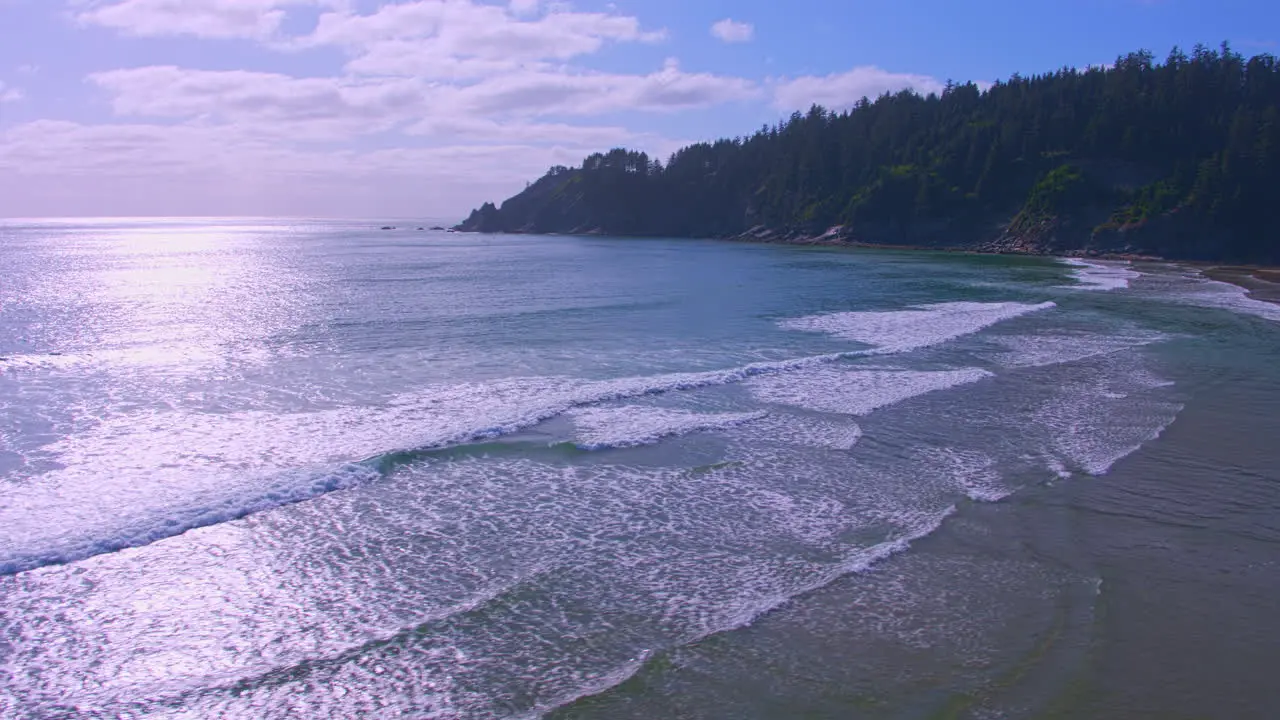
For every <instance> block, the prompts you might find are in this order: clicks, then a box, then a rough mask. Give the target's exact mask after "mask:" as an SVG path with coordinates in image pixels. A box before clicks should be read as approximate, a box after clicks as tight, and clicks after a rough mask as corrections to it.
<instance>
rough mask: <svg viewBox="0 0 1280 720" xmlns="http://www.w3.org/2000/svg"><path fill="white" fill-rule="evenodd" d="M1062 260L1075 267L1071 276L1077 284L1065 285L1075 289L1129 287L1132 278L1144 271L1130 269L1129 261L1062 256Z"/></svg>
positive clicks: (1134, 278) (1116, 288)
mask: <svg viewBox="0 0 1280 720" xmlns="http://www.w3.org/2000/svg"><path fill="white" fill-rule="evenodd" d="M1060 262H1062V263H1063V264H1064V265H1070V266H1072V267H1073V268H1075V270H1073V271H1072V273H1071V276H1072V277H1073V278H1074V279H1075V281H1076V283H1077V284H1076V285H1066V286H1064V287H1067V288H1071V289H1074V290H1122V289H1124V288H1127V287H1129V282H1130V281H1131V280H1136V279H1138V278H1140V277H1142V273H1139V272H1136V271H1134V270H1132V269H1130V264H1129V262H1128V261H1117V262H1107V261H1103V260H1080V259H1079V258H1062V259H1061V260H1060Z"/></svg>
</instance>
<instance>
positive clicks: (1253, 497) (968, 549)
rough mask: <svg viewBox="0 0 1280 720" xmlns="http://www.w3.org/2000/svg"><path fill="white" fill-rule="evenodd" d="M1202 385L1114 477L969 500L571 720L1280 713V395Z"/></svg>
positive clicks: (664, 663)
mask: <svg viewBox="0 0 1280 720" xmlns="http://www.w3.org/2000/svg"><path fill="white" fill-rule="evenodd" d="M1273 359H1274V358H1273ZM1199 383H1200V387H1199V388H1198V389H1199V390H1200V391H1201V392H1197V393H1196V398H1197V399H1196V400H1194V401H1193V402H1192V403H1191V404H1190V405H1188V406H1187V407H1186V408H1185V409H1184V411H1183V413H1182V414H1181V415H1180V416H1179V417H1178V419H1177V421H1176V422H1174V424H1173V425H1172V426H1170V427H1169V428H1168V429H1167V430H1166V431H1165V433H1164V434H1163V435H1162V436H1161V437H1160V438H1159V439H1157V440H1155V441H1152V442H1150V443H1148V444H1147V445H1146V446H1145V447H1144V448H1143V449H1142V450H1140V451H1138V452H1137V453H1135V454H1134V455H1131V456H1130V457H1128V458H1126V459H1125V460H1122V461H1121V462H1120V463H1119V464H1117V465H1116V466H1115V467H1114V468H1113V470H1112V472H1111V473H1110V474H1108V475H1106V476H1103V477H1097V478H1094V477H1082V476H1076V477H1072V478H1068V479H1064V480H1053V481H1049V480H1047V479H1046V478H1026V481H1027V482H1028V483H1029V484H1030V485H1029V486H1028V487H1025V488H1024V489H1023V490H1022V491H1020V492H1018V493H1016V494H1015V495H1013V496H1011V497H1010V498H1007V499H1006V500H1004V501H1002V502H999V503H995V504H966V505H964V506H962V507H960V508H958V512H957V514H956V515H955V516H953V517H952V518H951V519H950V520H949V521H948V522H947V523H946V525H945V526H944V527H943V528H942V529H941V530H940V531H939V532H937V533H935V534H934V535H932V536H930V537H928V538H926V539H924V540H921V541H918V542H917V543H916V544H915V545H914V546H913V547H912V548H911V550H909V551H908V552H906V553H903V554H900V555H898V556H895V557H893V558H890V559H889V560H887V561H886V562H883V563H881V564H880V565H879V566H877V567H876V568H874V569H873V570H872V571H871V572H868V573H865V574H862V575H852V576H847V577H845V578H843V579H841V580H840V581H838V582H836V583H834V584H832V585H830V586H828V587H826V588H824V589H822V590H819V591H817V592H815V593H812V594H810V595H807V596H804V597H802V598H799V599H797V600H795V601H793V602H791V603H788V604H787V605H784V606H783V607H782V608H780V609H779V610H777V611H775V612H773V613H770V614H768V615H766V616H764V617H762V618H760V619H758V620H757V621H756V622H755V623H754V624H752V625H751V626H749V627H746V628H743V629H740V630H737V631H734V632H729V633H723V634H720V635H716V636H712V637H710V638H707V639H706V640H704V641H702V642H700V643H698V644H695V645H693V646H690V647H686V648H682V649H679V650H676V651H674V652H672V653H669V654H666V655H663V656H659V657H658V658H656V659H654V660H652V661H651V662H649V663H648V664H647V665H646V666H645V668H644V669H642V670H641V671H640V672H639V673H638V674H637V675H636V676H635V677H633V678H632V679H631V680H629V681H627V682H625V683H623V684H622V685H620V686H619V687H617V688H615V689H613V690H612V691H609V692H607V693H605V694H603V695H600V696H596V697H593V698H588V699H585V700H582V701H579V702H578V703H576V704H574V705H571V706H569V707H567V708H564V709H562V710H561V711H559V712H557V713H555V714H553V715H552V717H554V718H558V719H565V718H637V719H639V718H725V719H728V718H759V719H762V720H763V719H772V718H779V719H781V718H832V719H835V718H939V719H941V718H991V717H1005V718H1038V719H1039V718H1044V719H1047V718H1100V719H1103V720H1110V719H1115V720H1121V719H1125V720H1130V719H1134V718H1137V719H1144V718H1150V719H1151V720H1155V719H1157V718H1159V719H1160V720H1173V719H1186V720H1191V719H1193V718H1197V719H1198V718H1214V719H1217V718H1222V719H1223V720H1251V719H1253V718H1257V719H1258V720H1269V719H1270V718H1274V717H1277V713H1278V712H1280V683H1277V682H1275V669H1276V668H1277V667H1280V470H1278V469H1277V467H1276V464H1275V457H1276V456H1275V452H1274V450H1273V448H1274V442H1275V438H1277V437H1280V414H1277V413H1276V412H1275V410H1276V408H1280V389H1278V388H1276V387H1274V386H1268V385H1267V384H1266V380H1265V379H1263V378H1260V377H1259V376H1258V375H1257V374H1256V373H1253V372H1251V371H1250V369H1249V368H1248V367H1246V366H1241V367H1237V368H1235V369H1228V370H1226V371H1224V372H1222V373H1220V374H1218V375H1217V376H1216V377H1214V378H1212V379H1209V380H1203V379H1202V380H1200V381H1199ZM1206 390H1207V392H1205V391H1206Z"/></svg>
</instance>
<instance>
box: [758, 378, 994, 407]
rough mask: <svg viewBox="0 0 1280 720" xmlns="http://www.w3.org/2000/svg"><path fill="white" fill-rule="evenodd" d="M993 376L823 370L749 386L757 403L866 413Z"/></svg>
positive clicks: (761, 379)
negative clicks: (759, 401)
mask: <svg viewBox="0 0 1280 720" xmlns="http://www.w3.org/2000/svg"><path fill="white" fill-rule="evenodd" d="M989 377H992V374H991V373H990V372H987V371H986V370H982V369H980V368H963V369H959V370H863V369H856V368H850V369H845V368H820V369H813V370H806V371H804V372H800V373H794V374H791V375H787V376H785V377H771V378H759V379H755V380H752V381H751V382H750V383H749V387H750V389H751V392H752V394H753V395H755V397H756V398H757V399H759V400H763V401H765V402H771V403H779V404H784V405H791V406H794V407H799V408H804V409H806V410H816V411H818V412H828V413H837V414H841V415H866V414H868V413H870V412H872V411H874V410H878V409H880V408H882V407H886V406H889V405H896V404H898V403H900V402H903V401H904V400H909V399H910V398H913V397H916V396H918V395H924V394H926V393H931V392H935V391H938V390H945V389H947V388H952V387H956V386H957V385H964V384H968V383H973V382H977V381H979V380H982V379H985V378H989Z"/></svg>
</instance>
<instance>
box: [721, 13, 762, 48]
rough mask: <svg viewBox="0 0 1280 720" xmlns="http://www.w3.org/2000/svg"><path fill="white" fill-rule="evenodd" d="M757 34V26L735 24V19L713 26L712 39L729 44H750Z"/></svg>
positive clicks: (728, 19)
mask: <svg viewBox="0 0 1280 720" xmlns="http://www.w3.org/2000/svg"><path fill="white" fill-rule="evenodd" d="M755 34H756V29H755V26H753V25H752V24H751V23H745V22H735V21H734V20H733V18H725V19H724V20H721V21H720V22H717V23H715V24H714V25H712V26H711V35H712V37H715V38H718V39H720V40H723V41H724V42H727V43H743V42H750V41H751V39H752V38H753V37H755Z"/></svg>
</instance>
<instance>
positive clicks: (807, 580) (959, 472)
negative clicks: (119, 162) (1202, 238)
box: [0, 219, 1280, 719]
mask: <svg viewBox="0 0 1280 720" xmlns="http://www.w3.org/2000/svg"><path fill="white" fill-rule="evenodd" d="M418 224H420V223H414V224H412V225H401V226H400V229H397V230H392V231H383V230H379V229H378V228H379V227H380V226H381V225H382V223H379V222H355V221H343V222H337V221H280V220H259V219H238V220H226V219H169V220H160V219H157V220H59V221H54V220H47V221H22V220H10V221H3V222H0V717H3V718H393V717H394V718H460V719H462V718H467V719H469V718H536V717H542V716H547V717H553V718H570V717H572V718H620V717H627V718H654V717H671V718H792V717H796V718H799V717H804V718H851V717H868V718H995V717H1010V718H1018V717H1026V718H1041V717H1044V718H1048V717H1115V718H1134V717H1153V718H1154V717H1160V718H1173V717H1178V718H1183V717H1185V718H1200V717H1213V718H1217V717H1223V718H1252V717H1257V718H1269V717H1275V714H1276V713H1277V712H1280V689H1277V687H1276V684H1275V683H1274V682H1273V679H1272V678H1271V673H1272V672H1274V668H1275V667H1280V566H1278V561H1280V545H1278V544H1280V471H1278V470H1277V462H1276V461H1277V459H1278V458H1280V450H1278V449H1277V448H1276V445H1275V443H1276V439H1277V438H1280V412H1277V410H1278V409H1280V306H1278V305H1274V304H1270V303H1265V302H1261V301H1258V300H1255V299H1251V298H1250V297H1249V296H1248V295H1247V294H1246V292H1245V291H1244V290H1243V289H1241V288H1238V287H1236V286H1234V285H1228V284H1223V283H1218V282H1214V281H1211V280H1208V279H1206V278H1204V277H1202V276H1201V275H1200V274H1199V273H1198V272H1197V271H1195V270H1193V269H1189V268H1186V267H1181V266H1177V265H1172V264H1164V263H1155V262H1135V263H1123V262H1103V261H1092V260H1090V261H1079V260H1073V261H1063V260H1055V259H1051V258H1022V257H993V256H975V255H959V254H940V253H927V252H907V251H902V252H895V251H887V250H848V249H831V248H812V247H808V248H805V247H790V246H775V245H752V244H738V243H727V242H716V241H701V240H675V239H622V238H607V237H554V236H544V237H529V236H501V235H497V236H489V235H466V234H446V233H442V232H432V231H419V230H416V229H414V228H416V227H417V225H418Z"/></svg>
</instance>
